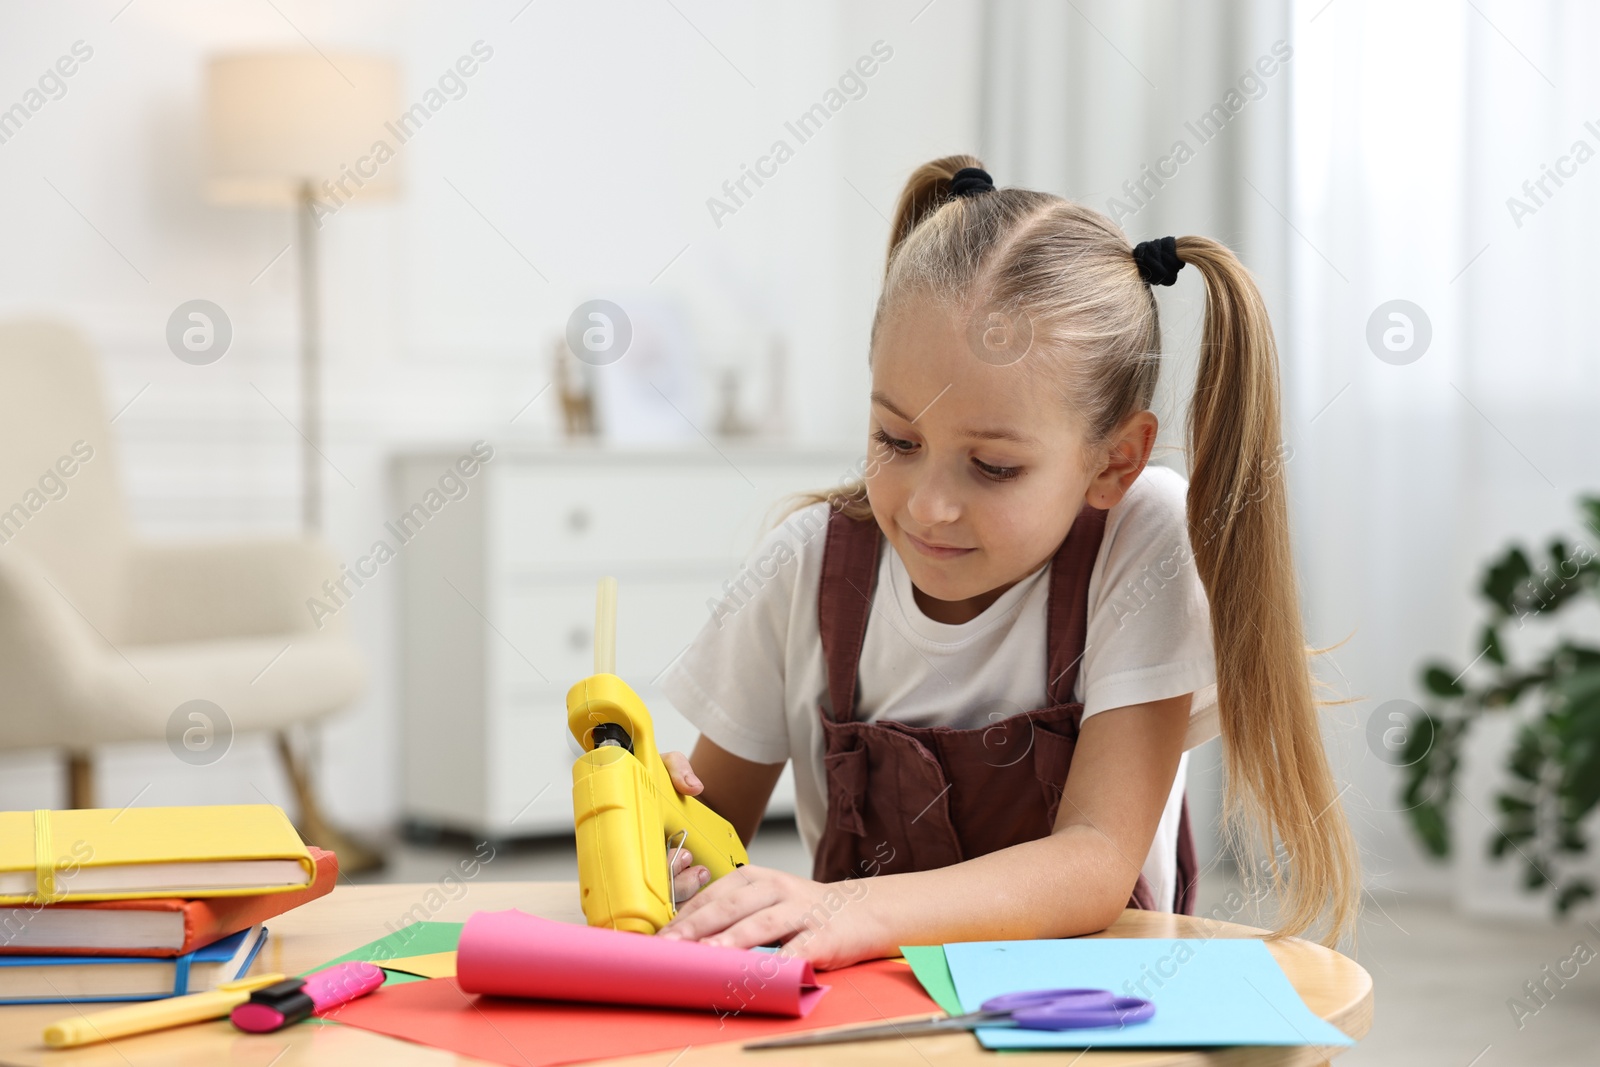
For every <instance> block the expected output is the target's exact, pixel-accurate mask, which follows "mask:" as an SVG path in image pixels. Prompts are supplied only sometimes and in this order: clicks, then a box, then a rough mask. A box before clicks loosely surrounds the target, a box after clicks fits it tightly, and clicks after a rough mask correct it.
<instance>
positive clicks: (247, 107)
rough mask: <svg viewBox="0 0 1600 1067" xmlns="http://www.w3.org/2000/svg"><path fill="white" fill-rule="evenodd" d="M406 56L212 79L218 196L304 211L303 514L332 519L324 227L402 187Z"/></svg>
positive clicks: (291, 65)
mask: <svg viewBox="0 0 1600 1067" xmlns="http://www.w3.org/2000/svg"><path fill="white" fill-rule="evenodd" d="M399 85H400V74H399V70H398V69H397V67H396V65H395V64H394V63H393V62H391V61H389V60H387V59H381V58H376V57H372V56H354V55H337V54H336V55H323V54H322V53H319V52H255V53H244V54H238V55H227V56H218V57H216V58H214V59H212V60H211V62H210V64H209V67H208V69H207V76H206V120H207V131H208V135H209V136H208V140H209V147H210V156H211V160H210V162H211V170H210V176H209V179H208V181H207V186H206V189H207V193H208V195H209V197H210V199H212V200H213V201H215V202H218V203H225V204H240V205H256V206H268V207H278V208H280V209H281V208H282V207H285V206H289V207H292V208H293V210H294V212H295V216H296V232H295V239H294V244H295V246H296V249H297V252H298V256H297V258H298V260H299V265H300V426H299V431H300V436H301V449H300V494H301V495H300V514H301V523H302V525H303V526H304V528H305V530H306V532H308V533H318V532H320V531H321V528H322V464H323V463H324V462H326V461H325V460H324V459H323V456H322V385H321V383H322V350H321V327H322V313H321V299H320V288H319V278H318V270H317V235H318V231H319V230H320V229H321V228H322V227H323V226H324V225H327V224H328V222H329V220H330V219H331V218H332V217H333V216H335V215H336V214H338V213H339V212H340V211H341V210H343V208H344V207H345V206H346V205H347V204H348V203H350V202H351V201H352V200H366V199H372V198H376V197H384V196H393V195H395V194H396V193H397V192H398V189H399V174H398V170H399V166H398V160H396V159H395V158H394V155H395V150H396V149H397V148H398V138H397V137H396V136H395V135H394V133H392V132H391V129H390V124H391V123H393V122H394V121H396V120H397V119H398V118H400V116H401V107H400V96H399Z"/></svg>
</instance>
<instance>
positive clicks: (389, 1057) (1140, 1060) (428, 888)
mask: <svg viewBox="0 0 1600 1067" xmlns="http://www.w3.org/2000/svg"><path fill="white" fill-rule="evenodd" d="M452 892H453V893H456V894H458V896H457V899H455V900H448V899H446V898H447V897H448V896H449V895H450V894H451V893H452ZM501 908H521V909H522V910H523V911H527V912H531V913H534V914H537V915H543V916H546V917H548V918H551V919H560V920H564V921H568V922H582V921H583V913H582V912H581V911H580V910H579V908H578V890H577V885H576V884H575V883H571V882H468V883H465V884H464V885H463V884H460V883H455V884H453V885H451V886H438V885H368V886H351V885H345V886H340V887H339V888H337V889H336V890H334V892H333V893H331V894H330V895H328V896H326V897H323V898H322V899H321V900H316V901H313V902H311V903H310V904H307V905H305V906H304V907H301V908H297V909H296V910H294V911H292V912H290V913H288V914H286V915H283V916H280V917H278V918H277V919H274V920H272V921H271V922H270V923H268V928H269V929H270V930H271V932H272V936H271V937H270V938H269V939H268V943H267V947H266V948H265V949H264V950H263V951H262V953H261V958H259V959H258V960H257V961H256V965H255V968H254V970H255V971H256V973H266V972H269V971H282V972H284V973H285V974H296V973H299V972H301V971H304V970H307V969H309V968H312V967H315V966H316V965H318V964H320V963H323V962H325V961H326V960H330V959H332V958H333V957H335V956H338V955H341V954H343V953H345V952H348V951H350V950H351V949H353V948H357V947H358V946H361V945H364V944H366V943H368V942H369V941H376V940H377V939H378V938H380V937H383V936H385V935H386V934H388V933H389V932H390V931H391V929H392V928H394V927H397V926H399V925H402V923H403V922H411V921H415V920H416V919H417V918H418V917H420V916H423V915H426V917H427V918H428V919H429V920H432V921H435V922H460V921H463V920H465V919H466V918H467V916H469V915H471V914H472V913H473V912H474V911H479V910H494V909H501ZM1106 933H1107V934H1109V935H1111V936H1115V937H1181V938H1202V939H1209V938H1212V937H1259V936H1261V934H1262V933H1263V931H1261V930H1256V929H1252V928H1250V927H1247V926H1237V925H1235V924H1233V923H1226V922H1219V921H1216V920H1213V919H1204V918H1190V917H1188V916H1183V915H1169V914H1165V913H1157V912H1141V911H1127V912H1124V913H1123V915H1122V918H1120V919H1118V920H1117V922H1116V923H1115V924H1114V925H1113V926H1112V927H1111V929H1110V930H1108V931H1106ZM1268 947H1269V948H1270V949H1271V951H1272V954H1273V955H1274V956H1276V957H1277V960H1278V962H1279V963H1280V964H1281V965H1282V966H1283V969H1284V972H1285V973H1286V974H1287V975H1288V976H1289V980H1290V981H1291V982H1293V983H1294V987H1295V989H1297V990H1298V991H1299V993H1300V995H1301V997H1303V998H1304V999H1305V1002H1306V1004H1307V1005H1309V1006H1310V1008H1311V1010H1312V1011H1314V1012H1316V1013H1317V1014H1318V1015H1320V1016H1322V1017H1323V1018H1324V1019H1327V1020H1328V1021H1329V1022H1331V1023H1333V1024H1334V1025H1335V1026H1337V1027H1338V1028H1339V1029H1341V1030H1343V1031H1344V1032H1345V1033H1347V1034H1349V1035H1350V1036H1351V1037H1354V1038H1361V1037H1365V1036H1366V1034H1367V1031H1368V1030H1370V1029H1371V1027H1372V979H1371V977H1370V976H1369V975H1368V974H1367V972H1366V971H1365V970H1363V969H1362V968H1361V967H1360V966H1359V965H1358V964H1356V963H1355V962H1354V961H1353V960H1350V959H1347V958H1345V957H1344V956H1342V955H1340V954H1339V953H1337V952H1333V951H1331V950H1329V949H1325V948H1323V947H1322V946H1320V945H1316V944H1312V943H1310V942H1306V941H1300V940H1295V939H1290V940H1287V941H1277V942H1268ZM71 1012H72V1008H71V1007H70V1006H67V1005H49V1004H46V1005H25V1006H12V1007H0V1064H3V1065H5V1067H12V1065H17V1067H21V1065H37V1064H47V1065H52V1067H216V1065H218V1064H239V1065H248V1067H302V1065H305V1067H310V1065H316V1064H340V1065H344V1064H357V1065H364V1064H383V1065H385V1067H457V1065H467V1064H474V1065H478V1064H483V1063H484V1061H482V1060H476V1059H471V1058H468V1057H464V1056H456V1055H454V1054H452V1053H449V1052H443V1051H440V1050H438V1049H432V1048H428V1047H426V1046H423V1045H413V1044H408V1043H407V1042H404V1041H398V1040H395V1039H393V1038H388V1037H384V1036H382V1035H380V1034H374V1033H369V1032H368V1031H365V1030H357V1029H355V1028H354V1027H350V1026H339V1025H321V1026H316V1025H300V1026H295V1027H291V1028H289V1029H287V1030H283V1031H280V1032H279V1033H276V1034H262V1035H249V1034H242V1033H240V1032H239V1031H237V1030H235V1029H234V1028H233V1027H232V1025H231V1024H229V1023H228V1022H227V1021H226V1020H222V1021H218V1022H212V1023H202V1024H197V1025H193V1026H186V1027H182V1028H179V1029H175V1030H167V1031H162V1032H159V1033H153V1034H141V1035H139V1036H136V1037H124V1038H118V1039H117V1040H116V1041H115V1042H114V1043H110V1044H100V1045H86V1046H84V1047H82V1048H78V1049H68V1050H63V1051H56V1052H53V1051H50V1050H48V1049H46V1048H45V1046H44V1044H43V1042H42V1041H41V1040H40V1034H41V1032H42V1031H43V1029H44V1026H45V1024H46V1023H47V1022H50V1021H53V1020H55V1019H58V1018H60V1017H62V1016H63V1015H67V1014H71ZM1335 1051H1337V1050H1335ZM756 1055H757V1054H756V1053H744V1052H741V1051H740V1049H739V1046H738V1045H737V1044H723V1045H703V1046H696V1047H692V1048H690V1049H689V1050H688V1051H687V1052H686V1053H684V1054H682V1055H680V1056H669V1055H665V1054H662V1053H651V1054H649V1055H644V1056H635V1057H631V1058H629V1059H625V1060H613V1061H610V1062H613V1063H619V1064H628V1065H630V1067H646V1065H649V1067H663V1065H664V1064H665V1063H666V1062H667V1060H668V1059H669V1058H670V1059H672V1061H673V1067H694V1065H695V1064H732V1063H740V1064H742V1065H743V1067H750V1065H751V1064H753V1063H754V1062H755V1060H754V1057H755V1056H756ZM759 1056H760V1067H794V1065H796V1064H817V1063H828V1064H846V1065H849V1064H861V1065H866V1064H874V1065H877V1064H899V1065H904V1067H930V1065H934V1064H938V1065H939V1067H944V1065H946V1064H960V1063H969V1062H970V1063H983V1064H986V1065H989V1067H993V1065H994V1064H996V1063H998V1062H1000V1061H999V1060H998V1059H997V1058H996V1057H995V1055H994V1054H993V1053H990V1052H985V1051H984V1050H983V1049H981V1048H980V1047H979V1046H978V1042H977V1039H976V1038H974V1037H972V1035H970V1034H941V1035H937V1036H930V1037H919V1038H915V1039H906V1040H900V1041H876V1042H871V1043H861V1044H856V1045H833V1046H825V1047H822V1048H816V1049H785V1050H772V1051H764V1052H761V1053H759ZM1026 1059H1027V1062H1028V1064H1029V1067H1066V1065H1068V1064H1075V1065H1078V1067H1136V1065H1137V1067H1156V1065H1160V1067H1191V1065H1201V1064H1205V1065H1217V1064H1228V1065H1249V1067H1264V1065H1267V1064H1272V1065H1291V1064H1292V1065H1295V1067H1302V1065H1310V1064H1321V1063H1326V1062H1327V1061H1326V1059H1325V1058H1324V1057H1323V1056H1322V1054H1321V1053H1320V1052H1319V1051H1318V1050H1316V1049H1310V1048H1259V1047H1258V1048H1229V1049H1217V1050H1213V1051H1187V1050H1170V1051H1156V1052H1142V1051H1123V1052H1091V1053H1088V1054H1087V1055H1084V1054H1081V1053H1079V1052H1076V1051H1069V1052H1059V1053H1057V1052H1031V1053H1028V1054H1027V1056H1026ZM1008 1062H1009V1060H1008Z"/></svg>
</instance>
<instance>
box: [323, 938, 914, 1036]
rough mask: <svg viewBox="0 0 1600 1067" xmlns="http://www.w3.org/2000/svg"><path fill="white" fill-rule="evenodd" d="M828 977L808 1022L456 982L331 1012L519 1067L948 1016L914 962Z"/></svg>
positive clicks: (406, 989)
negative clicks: (516, 994) (570, 998)
mask: <svg viewBox="0 0 1600 1067" xmlns="http://www.w3.org/2000/svg"><path fill="white" fill-rule="evenodd" d="M625 936H628V937H644V936H645V935H643V934H627V935H625ZM821 978H822V979H823V980H824V981H825V982H826V983H828V989H829V991H828V995H827V996H825V997H823V998H822V999H821V1000H820V1001H819V1002H818V1003H817V1006H816V1009H815V1010H814V1011H812V1012H811V1014H809V1015H807V1016H806V1017H805V1018H803V1019H782V1018H774V1017H772V1016H763V1015H747V1014H743V1013H727V1014H713V1013H711V1012H702V1011H682V1010H678V1009H673V1008H619V1007H603V1006H601V1005H596V1004H560V1003H555V1002H552V1001H539V1000H509V999H503V998H500V997H486V996H483V997H480V996H472V995H471V994H468V993H463V992H462V991H461V989H460V987H459V986H457V984H456V982H457V979H453V978H435V979H432V980H430V981H426V982H406V983H404V984H390V985H386V986H384V987H383V988H382V989H380V990H378V991H377V992H376V993H373V994H371V995H369V996H365V997H361V998H359V999H357V1000H352V1001H350V1002H349V1003H347V1004H345V1005H344V1006H342V1007H340V1008H338V1009H336V1012H335V1013H334V1014H333V1015H332V1016H331V1017H332V1018H335V1019H337V1020H338V1021H339V1022H341V1023H347V1024H349V1025H351V1026H356V1027H360V1028H361V1029H363V1030H372V1031H375V1032H376V1033H380V1034H387V1035H389V1036H390V1037H398V1038H401V1039H402V1040H405V1041H414V1042H416V1043H417V1044H420V1045H429V1046H432V1047H434V1048H441V1049H445V1050H447V1051H450V1052H454V1053H457V1054H459V1055H463V1056H475V1057H477V1058H478V1059H482V1060H489V1061H491V1062H493V1063H504V1064H507V1065H509V1067H554V1065H556V1064H563V1063H579V1062H582V1061H584V1060H598V1059H608V1058H611V1057H614V1056H636V1055H639V1054H640V1053H645V1052H666V1051H670V1052H677V1051H679V1050H680V1049H682V1048H683V1047H684V1046H686V1045H711V1044H716V1043H718V1042H723V1041H738V1042H744V1041H755V1040H758V1039H759V1038H763V1037H777V1036H778V1035H780V1034H788V1033H798V1032H801V1031H805V1030H820V1029H823V1028H825V1027H830V1026H848V1025H850V1024H851V1023H868V1022H879V1021H881V1020H883V1019H897V1018H903V1017H905V1016H908V1015H935V1014H938V1013H939V1008H938V1006H937V1005H936V1004H934V1002H933V1001H932V1000H931V999H930V998H929V997H928V995H927V994H926V993H924V992H923V991H922V986H921V985H920V984H918V982H917V979H916V977H915V976H914V975H913V974H912V973H911V968H910V967H908V966H906V965H905V964H904V963H901V962H899V961H898V960H874V961H872V962H870V963H858V964H856V965H855V966H854V967H845V968H842V969H840V970H837V971H827V972H825V973H824V974H822V975H821Z"/></svg>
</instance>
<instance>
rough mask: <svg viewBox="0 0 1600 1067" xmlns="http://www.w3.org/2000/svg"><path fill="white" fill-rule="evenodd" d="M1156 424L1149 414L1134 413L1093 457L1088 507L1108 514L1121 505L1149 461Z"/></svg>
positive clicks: (1086, 494) (1153, 443) (1154, 418)
mask: <svg viewBox="0 0 1600 1067" xmlns="http://www.w3.org/2000/svg"><path fill="white" fill-rule="evenodd" d="M1160 428H1161V424H1160V421H1159V420H1158V419H1157V418H1156V415H1155V412H1153V411H1136V412H1134V413H1133V414H1132V415H1129V416H1128V417H1127V419H1125V420H1124V421H1123V423H1122V425H1121V426H1119V427H1118V428H1117V430H1116V432H1115V433H1114V434H1112V436H1111V441H1110V443H1109V444H1107V445H1106V448H1105V451H1103V452H1100V453H1099V454H1097V455H1096V457H1095V459H1094V463H1095V464H1096V470H1095V473H1094V474H1093V476H1092V477H1091V478H1090V479H1089V488H1088V491H1087V492H1085V493H1084V500H1085V501H1086V502H1087V503H1088V504H1089V506H1090V507H1093V508H1099V509H1100V510H1101V511H1109V510H1111V508H1113V507H1115V506H1116V505H1117V504H1118V503H1120V502H1121V501H1122V498H1123V496H1125V495H1126V494H1127V492H1128V487H1129V486H1130V485H1132V484H1133V481H1134V479H1135V478H1137V477H1139V472H1140V471H1142V470H1144V466H1145V464H1146V463H1148V462H1149V461H1150V450H1151V449H1153V448H1154V447H1155V444H1156V431H1157V430H1159V429H1160Z"/></svg>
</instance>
